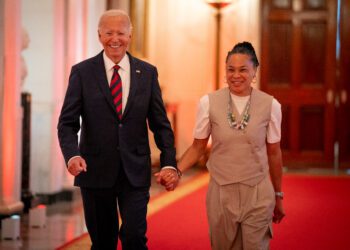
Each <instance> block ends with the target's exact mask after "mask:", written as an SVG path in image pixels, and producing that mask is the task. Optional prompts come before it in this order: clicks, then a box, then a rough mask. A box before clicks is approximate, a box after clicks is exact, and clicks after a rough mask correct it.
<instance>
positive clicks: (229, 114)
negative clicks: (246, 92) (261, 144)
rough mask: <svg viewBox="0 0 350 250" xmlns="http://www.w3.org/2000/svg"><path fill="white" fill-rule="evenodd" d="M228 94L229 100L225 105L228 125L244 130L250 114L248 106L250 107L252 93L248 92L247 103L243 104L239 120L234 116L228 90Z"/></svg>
mask: <svg viewBox="0 0 350 250" xmlns="http://www.w3.org/2000/svg"><path fill="white" fill-rule="evenodd" d="M228 95H229V101H228V105H227V120H228V124H229V125H230V127H231V128H234V129H237V130H244V129H245V128H246V127H247V125H248V122H249V118H250V114H249V108H250V99H251V97H252V93H251V92H250V96H249V100H248V102H247V104H246V105H245V108H244V112H243V117H242V120H241V121H237V120H236V116H235V115H234V114H233V111H232V105H233V104H232V98H231V94H230V92H229V93H228Z"/></svg>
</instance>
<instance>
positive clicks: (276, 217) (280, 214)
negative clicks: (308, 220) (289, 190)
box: [272, 198, 286, 224]
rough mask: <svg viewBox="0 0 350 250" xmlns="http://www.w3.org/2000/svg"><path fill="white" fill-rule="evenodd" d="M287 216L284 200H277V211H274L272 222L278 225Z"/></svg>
mask: <svg viewBox="0 0 350 250" xmlns="http://www.w3.org/2000/svg"><path fill="white" fill-rule="evenodd" d="M285 215H286V214H285V213H284V209H283V203H282V199H280V198H277V199H276V205H275V209H274V211H273V218H272V221H273V222H274V223H276V224H278V223H280V222H281V221H282V219H283V217H284V216H285Z"/></svg>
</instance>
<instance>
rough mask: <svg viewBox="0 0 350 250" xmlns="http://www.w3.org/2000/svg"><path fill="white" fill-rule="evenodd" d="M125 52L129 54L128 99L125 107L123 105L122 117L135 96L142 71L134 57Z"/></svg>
mask: <svg viewBox="0 0 350 250" xmlns="http://www.w3.org/2000/svg"><path fill="white" fill-rule="evenodd" d="M127 54H128V56H129V61H130V91H129V96H128V101H127V103H126V107H125V110H124V112H123V117H125V116H126V115H127V113H128V112H129V110H130V108H131V106H132V105H133V102H134V100H135V98H134V96H135V93H136V91H137V88H138V87H139V84H140V82H141V81H140V78H141V73H142V71H141V69H140V67H139V65H138V63H137V61H136V60H135V58H134V57H133V56H131V55H130V54H129V53H127ZM122 119H123V118H122Z"/></svg>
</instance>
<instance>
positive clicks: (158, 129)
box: [148, 69, 176, 167]
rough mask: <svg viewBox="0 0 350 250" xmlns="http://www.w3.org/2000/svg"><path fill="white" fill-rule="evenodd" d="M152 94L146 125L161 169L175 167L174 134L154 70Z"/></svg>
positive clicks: (155, 70) (156, 73)
mask: <svg viewBox="0 0 350 250" xmlns="http://www.w3.org/2000/svg"><path fill="white" fill-rule="evenodd" d="M151 86H152V94H151V101H150V108H149V114H148V124H149V127H150V129H151V131H152V132H153V134H154V140H155V142H156V145H157V147H158V148H159V150H160V151H161V153H160V164H161V167H164V166H173V167H176V150H175V147H174V133H173V131H172V128H171V125H170V122H169V119H168V117H167V114H166V110H165V107H164V102H163V99H162V93H161V89H160V86H159V82H158V72H157V69H154V73H153V78H152V84H151Z"/></svg>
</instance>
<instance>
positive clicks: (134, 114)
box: [58, 10, 179, 250]
mask: <svg viewBox="0 0 350 250" xmlns="http://www.w3.org/2000/svg"><path fill="white" fill-rule="evenodd" d="M131 30H132V27H131V23H130V19H129V16H128V15H127V14H126V13H125V12H123V11H120V10H109V11H106V12H105V13H104V14H103V15H102V16H101V18H100V22H99V27H98V36H99V40H100V42H101V44H102V45H103V48H104V50H103V51H102V52H101V53H100V54H98V55H97V56H95V57H92V58H90V59H87V60H85V61H83V62H81V63H78V64H76V65H74V66H73V67H72V71H71V74H70V78H69V85H68V88H67V93H66V97H65V100H64V104H63V107H62V111H61V115H60V118H59V122H58V138H59V142H60V146H61V149H62V152H63V155H64V158H65V161H66V163H67V168H68V171H69V172H70V173H71V174H72V175H74V176H75V180H74V185H76V186H79V187H80V188H81V194H82V200H83V205H84V213H85V221H86V225H87V229H88V232H89V234H90V237H91V240H92V247H91V249H99V250H108V249H111V250H112V249H113V250H115V249H116V247H117V239H118V235H119V237H120V239H121V242H122V246H123V249H147V245H146V242H147V238H146V236H145V235H146V228H147V222H146V214H147V204H148V201H149V188H150V184H151V160H150V147H149V141H148V129H147V128H148V126H149V128H150V129H151V130H152V132H153V133H154V137H155V141H156V144H157V147H158V148H159V149H160V151H161V154H160V162H161V171H160V172H159V173H157V180H158V181H159V182H161V183H163V184H164V185H165V186H166V189H167V190H173V189H174V188H175V186H176V185H177V181H178V179H179V174H178V170H177V167H176V159H175V148H174V135H173V132H172V130H171V125H170V123H169V120H168V118H167V116H166V111H165V108H164V104H163V100H162V97H161V90H160V87H159V83H158V75H157V69H156V68H155V67H154V66H152V65H150V64H149V63H146V62H144V61H141V60H139V59H137V58H135V57H133V56H132V55H130V54H129V53H128V52H127V48H128V45H129V43H130V40H131ZM115 65H118V66H115ZM110 83H111V84H110ZM147 123H148V126H147ZM79 130H80V140H79V141H78V132H79ZM169 176H170V177H169ZM163 177H164V178H163ZM165 178H167V180H168V179H169V178H171V179H172V181H171V182H169V181H167V182H165V181H162V180H164V179H165ZM117 207H118V208H119V214H120V217H121V220H122V224H121V227H120V230H119V222H118V210H117Z"/></svg>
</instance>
